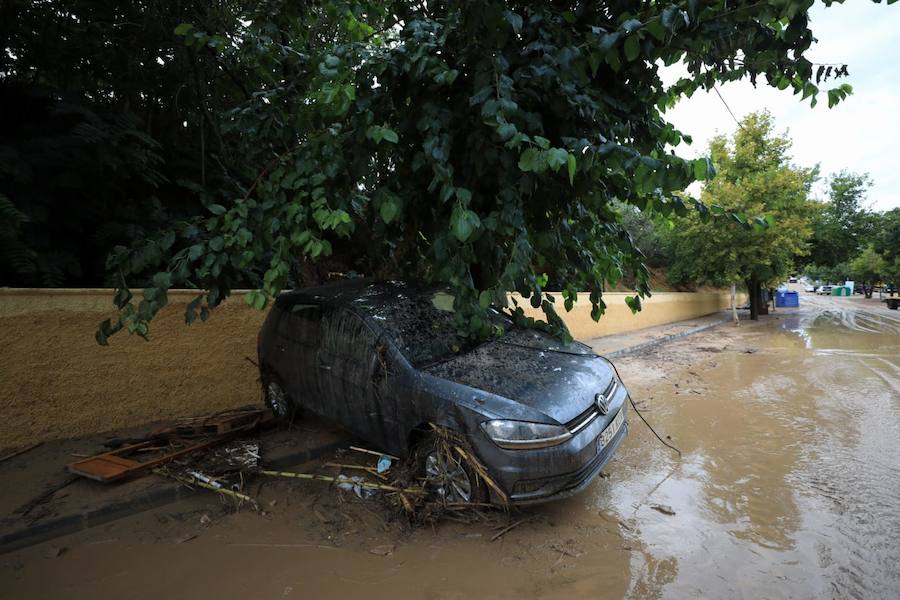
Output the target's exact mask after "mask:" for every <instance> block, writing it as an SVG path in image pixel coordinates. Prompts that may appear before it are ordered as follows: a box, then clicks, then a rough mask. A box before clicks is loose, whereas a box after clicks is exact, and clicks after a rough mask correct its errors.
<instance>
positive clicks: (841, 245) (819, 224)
mask: <svg viewBox="0 0 900 600" xmlns="http://www.w3.org/2000/svg"><path fill="white" fill-rule="evenodd" d="M871 186H872V180H871V178H870V177H869V176H868V174H865V173H863V174H859V173H851V172H849V171H841V172H840V173H836V174H834V175H833V176H831V177H830V178H829V179H828V200H827V201H826V202H825V203H824V204H822V205H820V206H819V210H817V211H816V213H815V217H814V218H813V223H812V228H813V237H812V242H811V245H810V254H809V260H810V262H812V263H814V264H817V265H829V266H834V265H838V264H840V263H844V262H847V261H849V260H850V259H851V258H853V257H854V256H856V255H857V254H859V252H860V251H861V250H862V249H863V248H865V246H866V245H867V243H868V238H869V237H870V236H871V234H872V230H873V223H874V220H873V219H874V215H873V214H872V213H871V212H870V211H869V210H868V209H867V208H866V206H865V200H866V192H867V190H868V189H869V188H870V187H871Z"/></svg>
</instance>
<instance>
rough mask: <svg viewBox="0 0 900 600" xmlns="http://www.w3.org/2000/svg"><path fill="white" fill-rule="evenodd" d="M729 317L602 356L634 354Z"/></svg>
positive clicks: (704, 328)
mask: <svg viewBox="0 0 900 600" xmlns="http://www.w3.org/2000/svg"><path fill="white" fill-rule="evenodd" d="M730 322H731V319H730V318H727V317H723V318H722V319H721V320H719V321H713V322H712V323H707V324H706V325H701V326H700V327H694V328H693V329H688V330H687V331H682V332H680V333H673V334H672V335H666V336H663V337H660V338H657V339H655V340H649V341H646V342H642V343H640V344H637V345H635V346H629V347H627V348H621V349H619V350H615V351H613V352H609V353H607V354H604V355H603V356H604V357H606V358H609V359H612V358H619V357H621V356H626V355H628V354H634V353H635V352H641V351H643V350H647V349H649V348H653V347H654V346H659V345H660V344H665V343H666V342H671V341H672V340H677V339H679V338H683V337H687V336H689V335H694V334H695V333H700V332H701V331H706V330H707V329H712V328H713V327H718V326H719V325H723V324H725V323H730Z"/></svg>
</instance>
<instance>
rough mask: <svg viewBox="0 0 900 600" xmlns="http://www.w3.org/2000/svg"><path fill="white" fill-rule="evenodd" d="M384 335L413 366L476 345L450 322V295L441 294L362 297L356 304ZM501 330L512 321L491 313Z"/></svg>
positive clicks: (401, 293)
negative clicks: (385, 334)
mask: <svg viewBox="0 0 900 600" xmlns="http://www.w3.org/2000/svg"><path fill="white" fill-rule="evenodd" d="M355 302H356V303H357V304H358V305H362V307H363V308H364V309H365V311H366V312H367V313H368V314H369V316H370V317H371V318H372V319H373V320H374V321H375V322H376V323H377V324H378V325H379V326H380V327H381V328H382V329H384V331H385V332H386V333H387V335H388V337H390V338H391V341H392V342H393V343H394V344H395V345H396V346H397V348H399V350H400V351H401V352H402V353H403V355H404V356H405V357H406V359H407V360H408V361H409V362H410V363H411V364H412V365H413V366H415V367H421V366H424V365H428V364H432V363H435V362H438V361H441V360H444V359H445V358H449V357H452V356H454V355H456V354H459V353H460V352H465V351H466V350H469V349H470V348H472V347H473V346H475V345H477V344H478V342H477V341H474V340H471V339H468V338H466V337H465V336H462V335H460V334H459V333H458V332H457V330H456V326H455V325H454V323H453V317H454V314H455V313H454V311H453V296H451V295H450V294H448V293H446V292H443V291H437V292H435V291H426V292H422V291H413V290H408V291H407V290H402V289H401V290H400V291H399V292H397V293H395V294H392V295H391V296H390V297H386V296H381V295H378V296H374V295H363V296H361V297H360V298H359V299H357V300H356V301H355ZM491 319H492V320H493V321H494V322H495V323H496V324H497V325H501V326H502V327H503V328H504V329H509V328H510V327H512V321H510V320H509V319H508V318H507V317H505V316H503V315H501V314H500V313H499V312H497V311H494V310H491Z"/></svg>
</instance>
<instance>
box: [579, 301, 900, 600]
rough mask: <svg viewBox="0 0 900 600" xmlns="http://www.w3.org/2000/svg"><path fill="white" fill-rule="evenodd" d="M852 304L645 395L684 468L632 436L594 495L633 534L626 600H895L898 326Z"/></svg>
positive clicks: (820, 305) (827, 306)
mask: <svg viewBox="0 0 900 600" xmlns="http://www.w3.org/2000/svg"><path fill="white" fill-rule="evenodd" d="M853 304H854V303H851V302H847V301H844V302H843V303H839V301H835V300H831V299H816V300H814V301H813V302H808V303H807V305H808V306H807V307H804V310H803V311H802V312H794V313H790V312H788V313H785V312H783V311H782V312H779V313H777V314H776V316H778V317H779V318H778V319H777V320H775V319H773V320H771V321H769V322H768V323H767V324H765V325H762V326H758V329H757V330H755V335H756V338H753V337H752V336H751V339H753V340H754V343H758V344H759V347H756V348H744V347H740V348H724V349H723V351H721V352H715V353H708V354H706V355H702V353H697V355H696V356H694V357H692V362H693V364H694V365H697V366H696V367H694V368H690V367H688V368H687V370H686V372H685V373H684V378H683V379H681V380H679V381H680V382H681V383H680V384H678V386H677V387H676V384H675V383H674V380H673V383H672V384H668V385H665V384H664V385H655V386H652V388H650V389H651V390H652V391H653V392H654V393H656V394H658V395H657V397H656V398H654V400H653V401H652V406H653V409H654V410H653V412H651V413H649V414H650V415H652V418H653V420H654V421H655V422H656V423H657V424H659V425H660V427H661V428H662V429H664V430H665V432H666V433H668V434H670V435H672V438H673V439H674V440H676V441H677V443H679V444H680V446H681V449H682V450H683V451H684V459H683V460H681V461H679V460H677V457H673V456H672V455H671V454H667V453H666V451H665V449H664V448H661V447H660V446H659V445H654V444H653V443H652V442H651V441H650V440H649V437H648V436H645V435H644V432H641V433H637V432H636V433H635V435H633V436H632V440H631V443H630V444H629V445H628V447H627V448H626V449H625V451H624V452H623V456H622V460H621V461H620V463H619V464H617V466H616V470H615V471H617V473H616V475H615V480H614V481H613V482H612V485H610V486H609V487H608V488H604V490H603V492H602V493H598V494H597V495H596V496H595V498H594V500H595V502H597V503H598V504H601V505H605V506H616V507H619V508H620V511H621V513H622V514H623V516H625V517H634V518H635V520H636V521H639V522H640V531H636V532H635V536H634V537H635V543H636V545H637V546H638V549H639V551H636V552H634V553H633V560H632V574H631V580H632V583H631V589H630V592H631V595H632V596H634V597H646V596H663V597H685V596H695V595H698V594H699V595H703V596H709V597H733V596H739V597H754V598H755V597H776V598H781V597H796V598H813V597H832V596H835V597H879V598H886V597H892V598H897V597H900V569H898V564H900V452H898V450H897V443H898V442H900V360H898V357H900V319H897V318H895V317H894V316H893V315H891V314H885V313H887V311H881V312H875V311H868V310H853V309H852V308H847V307H848V306H851V307H852V306H853ZM630 385H632V387H635V385H634V384H633V383H631V384H630ZM660 390H662V391H660ZM654 503H656V504H665V505H670V506H671V507H672V508H673V509H674V510H675V511H676V515H675V516H665V515H662V514H659V513H657V512H655V511H653V510H651V508H650V505H651V504H654Z"/></svg>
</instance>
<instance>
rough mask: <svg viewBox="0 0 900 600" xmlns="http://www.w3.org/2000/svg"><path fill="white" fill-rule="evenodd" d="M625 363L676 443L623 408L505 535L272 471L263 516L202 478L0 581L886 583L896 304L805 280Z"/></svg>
mask: <svg viewBox="0 0 900 600" xmlns="http://www.w3.org/2000/svg"><path fill="white" fill-rule="evenodd" d="M617 363H618V365H619V370H620V372H621V374H622V376H623V378H624V379H625V382H626V384H627V385H628V387H629V389H630V391H631V393H632V395H633V396H634V398H635V401H636V402H637V403H638V407H639V408H641V409H642V412H643V414H644V415H645V417H646V418H647V419H648V420H649V421H650V422H651V423H652V424H653V425H654V426H655V427H656V428H657V430H658V431H659V433H660V434H661V435H662V436H664V437H665V436H670V437H671V442H672V443H673V444H675V445H676V446H678V447H679V448H680V449H681V451H682V453H683V456H682V457H680V458H679V456H677V455H676V454H675V453H674V452H672V451H671V450H669V449H667V448H665V447H663V446H662V445H661V444H659V443H658V442H657V441H656V440H655V439H654V438H653V436H652V434H650V433H649V431H648V430H647V429H646V427H644V425H643V424H642V423H640V422H639V420H637V418H636V416H635V415H634V413H633V412H632V413H631V414H630V418H631V433H630V435H629V437H628V439H627V440H626V442H625V443H624V444H623V446H622V447H621V449H620V451H619V454H618V455H617V457H616V458H615V459H614V460H613V461H612V462H611V463H610V464H609V465H608V466H607V468H606V470H607V471H608V473H609V477H608V478H606V479H598V481H597V482H596V483H595V484H594V485H592V486H591V487H590V488H589V489H588V490H587V491H586V492H585V493H583V494H580V495H578V496H576V497H574V498H571V499H568V500H565V501H561V502H557V503H554V504H549V505H545V506H540V507H535V508H532V509H528V510H527V511H522V512H518V513H515V514H513V515H511V516H510V517H509V519H510V522H517V521H518V520H520V519H523V518H524V519H527V521H525V522H524V523H522V524H520V525H519V526H517V527H515V528H514V529H512V530H511V531H509V532H508V533H507V534H505V535H503V536H502V537H500V538H499V539H498V540H497V541H491V540H492V538H493V537H494V535H495V530H494V529H492V528H489V526H488V525H480V524H461V523H453V522H450V523H445V524H442V525H440V526H438V527H436V528H435V529H433V530H432V529H417V530H409V529H407V528H404V527H402V526H400V525H398V524H397V523H395V522H390V521H388V522H385V520H384V516H383V515H382V514H380V513H379V512H378V509H377V507H376V508H372V507H371V503H370V504H369V505H366V504H365V503H364V502H361V501H354V500H352V499H351V500H347V501H345V500H342V499H340V498H338V497H336V493H335V492H333V491H331V490H328V489H326V488H322V487H320V488H316V489H313V488H311V487H310V484H298V485H294V484H291V485H289V484H277V485H275V484H273V485H267V486H266V487H265V488H264V489H261V490H257V493H259V494H260V497H261V501H262V504H263V506H266V507H267V508H266V511H267V513H268V514H267V515H266V516H264V517H260V516H257V515H255V514H251V513H247V512H242V513H239V514H231V515H229V514H225V513H224V512H223V511H222V510H221V509H217V506H216V505H217V501H216V500H215V499H210V498H197V499H194V500H191V501H189V502H186V503H183V504H181V505H180V506H173V507H171V508H168V509H166V510H164V511H156V512H155V513H152V514H151V513H147V514H145V515H142V516H139V517H134V518H130V519H126V520H123V521H120V522H117V523H113V524H110V525H109V526H105V527H102V528H98V529H97V530H92V531H89V532H84V533H81V534H77V535H73V536H68V537H67V538H62V539H60V540H57V541H55V542H51V543H47V544H43V545H41V546H36V547H33V548H30V549H26V550H23V551H20V552H16V553H12V554H9V555H5V556H2V557H0V589H2V590H4V594H0V595H6V594H9V597H29V598H55V597H60V596H62V595H65V596H66V597H69V598H82V597H83V598H112V597H116V598H121V597H125V598H151V597H152V598H156V597H167V598H198V597H213V596H214V597H216V598H220V599H221V598H248V597H260V598H262V597H270V598H291V597H296V598H300V597H348V596H352V597H365V598H382V597H391V598H400V597H402V598H407V597H409V598H419V597H426V598H465V597H503V598H524V597H565V598H570V599H571V598H598V597H599V598H605V597H610V598H616V597H623V596H624V597H634V598H654V597H663V598H685V597H710V598H723V597H727V598H732V597H738V598H741V597H743V598H823V597H825V598H898V597H900V568H898V565H900V451H898V442H900V314H898V313H897V312H896V311H888V310H887V309H886V308H884V305H883V304H879V303H878V302H874V301H872V302H866V301H864V300H862V299H857V298H821V297H815V296H812V295H810V294H801V309H799V310H796V309H791V310H780V309H779V310H778V311H777V312H776V313H774V314H773V315H770V317H769V318H764V320H762V321H760V322H758V323H747V322H745V323H743V324H742V326H741V327H738V328H735V327H733V326H731V325H722V326H720V327H717V328H715V329H712V330H708V331H706V332H703V333H699V334H696V335H693V336H690V337H686V338H683V339H680V340H677V341H674V342H670V343H667V344H665V345H662V346H659V347H657V348H654V349H653V350H651V351H649V352H645V353H642V354H638V355H634V356H628V357H624V358H622V359H620V360H619V361H617ZM272 501H275V503H272ZM654 507H656V508H654ZM668 508H671V511H674V514H666V513H668V512H669V511H668ZM203 515H211V516H212V519H211V522H210V519H209V518H207V519H206V520H205V521H204V522H202V524H201V520H202V519H203ZM187 535H196V537H193V538H190V539H189V540H188V539H185V538H186V536H187ZM54 548H56V549H59V548H65V551H64V552H62V553H57V552H56V551H55V550H54ZM386 548H387V549H389V551H386V550H385V549H386ZM373 549H377V550H378V551H377V552H374V553H373Z"/></svg>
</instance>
